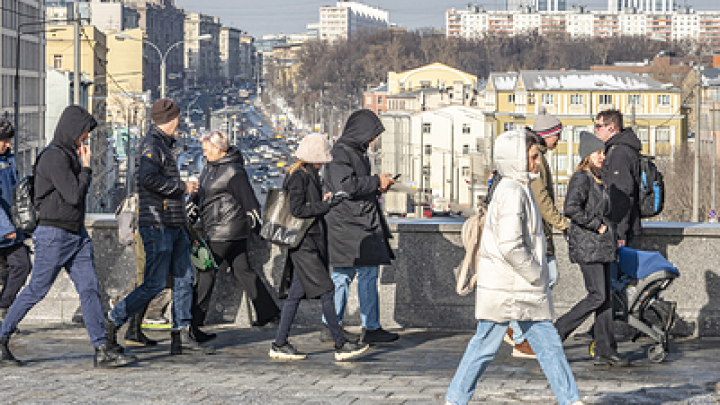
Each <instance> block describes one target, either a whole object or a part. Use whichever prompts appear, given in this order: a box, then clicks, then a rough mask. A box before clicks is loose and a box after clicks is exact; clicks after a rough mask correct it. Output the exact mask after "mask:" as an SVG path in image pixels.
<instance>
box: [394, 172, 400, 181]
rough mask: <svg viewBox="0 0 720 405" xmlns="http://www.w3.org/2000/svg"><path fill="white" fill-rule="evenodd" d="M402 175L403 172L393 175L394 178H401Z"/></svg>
mask: <svg viewBox="0 0 720 405" xmlns="http://www.w3.org/2000/svg"><path fill="white" fill-rule="evenodd" d="M400 176H402V173H398V174H396V175H395V176H393V180H397V179H399V178H400Z"/></svg>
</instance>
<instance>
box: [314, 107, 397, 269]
mask: <svg viewBox="0 0 720 405" xmlns="http://www.w3.org/2000/svg"><path fill="white" fill-rule="evenodd" d="M384 130H385V127H383V125H382V122H381V121H380V119H379V118H378V116H377V115H375V113H373V112H372V111H370V110H359V111H355V112H354V113H352V115H350V118H348V121H347V124H345V129H344V130H343V133H342V136H340V138H339V139H338V140H337V142H336V143H335V146H334V147H333V149H332V152H331V154H332V161H331V162H330V163H328V164H327V165H326V166H325V186H326V188H327V189H329V191H333V192H336V191H341V190H342V191H345V192H346V193H348V194H349V195H350V198H349V199H348V200H346V201H343V202H342V203H340V204H339V205H337V206H336V207H335V208H333V209H332V210H330V212H329V213H328V214H327V215H326V216H325V221H326V222H327V226H328V254H329V259H330V265H331V266H338V267H348V266H377V265H380V264H389V263H390V259H391V258H394V257H393V253H392V250H390V245H389V244H388V241H387V240H388V238H390V231H389V228H388V227H387V223H386V222H385V218H384V217H383V215H382V211H381V210H380V204H379V203H378V194H379V191H378V189H379V188H380V178H379V177H378V176H377V175H372V174H371V173H370V159H368V156H367V154H366V152H367V148H368V144H369V143H370V141H372V140H373V139H374V138H376V137H378V136H379V135H380V134H381V133H382V132H383V131H384Z"/></svg>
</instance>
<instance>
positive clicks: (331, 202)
mask: <svg viewBox="0 0 720 405" xmlns="http://www.w3.org/2000/svg"><path fill="white" fill-rule="evenodd" d="M329 151H330V145H329V144H328V142H327V140H326V139H325V137H324V136H323V135H321V134H311V135H308V136H306V137H305V138H304V139H303V140H302V141H301V142H300V145H299V146H298V149H297V151H296V152H295V156H296V157H297V158H298V160H297V161H296V162H295V163H294V164H293V165H292V166H290V168H289V170H288V176H287V178H286V179H285V183H284V184H283V189H284V191H285V193H287V197H288V200H289V203H290V211H291V213H292V215H293V216H295V217H297V218H313V222H312V225H310V227H309V228H308V230H307V232H306V233H305V235H303V239H302V241H301V242H300V244H299V245H298V246H297V247H296V248H293V249H290V250H288V252H287V263H286V265H285V274H284V275H283V280H292V284H291V285H290V288H289V290H287V298H286V300H285V304H284V306H283V309H282V314H281V316H280V325H279V327H278V331H277V336H276V337H275V342H273V344H272V347H271V348H270V352H269V355H270V357H272V358H274V359H279V360H302V359H304V358H306V357H307V355H306V354H304V353H301V352H299V351H298V350H297V349H295V347H293V345H291V344H290V343H289V342H288V335H289V333H290V326H291V325H292V322H293V320H294V319H295V314H296V313H297V309H298V306H299V305H300V300H301V299H303V298H309V299H316V298H320V301H321V303H322V312H323V315H325V318H326V319H327V323H328V328H329V329H330V332H331V334H332V337H333V341H334V342H335V360H338V361H342V360H347V359H349V358H351V357H355V356H358V355H360V354H361V353H363V352H364V351H366V350H367V349H368V347H369V346H368V345H367V344H365V345H359V344H357V343H352V342H349V341H347V340H346V339H345V336H344V335H343V333H342V329H341V328H340V325H339V324H338V321H337V316H336V315H335V303H334V291H335V286H334V284H333V282H332V280H331V279H330V274H329V270H328V258H327V229H326V228H327V227H326V225H325V220H324V218H323V217H324V215H325V214H327V213H328V211H330V208H332V207H333V206H335V205H337V204H338V203H339V202H340V201H342V200H343V199H344V198H346V194H345V193H335V194H331V193H327V194H326V195H325V196H323V194H322V181H321V180H320V174H319V170H320V168H322V166H323V165H324V164H325V163H327V162H329V161H330V160H331V157H330V152H329ZM281 295H283V294H282V291H281Z"/></svg>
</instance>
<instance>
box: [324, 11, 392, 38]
mask: <svg viewBox="0 0 720 405" xmlns="http://www.w3.org/2000/svg"><path fill="white" fill-rule="evenodd" d="M389 26H390V13H388V12H387V11H386V10H383V9H381V8H377V7H372V6H368V5H366V4H362V3H359V2H355V1H338V2H337V4H336V5H335V7H331V6H326V7H320V29H319V34H320V39H323V40H328V41H334V40H336V39H340V38H344V39H350V38H352V36H353V35H357V34H358V33H360V32H362V31H369V30H375V29H387V28H388V27H389Z"/></svg>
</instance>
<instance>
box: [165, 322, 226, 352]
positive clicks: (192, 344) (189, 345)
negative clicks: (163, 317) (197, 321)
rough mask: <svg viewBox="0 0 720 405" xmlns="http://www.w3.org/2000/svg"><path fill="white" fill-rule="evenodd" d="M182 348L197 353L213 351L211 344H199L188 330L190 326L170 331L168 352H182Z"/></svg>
mask: <svg viewBox="0 0 720 405" xmlns="http://www.w3.org/2000/svg"><path fill="white" fill-rule="evenodd" d="M184 350H186V351H188V352H192V353H197V354H213V353H215V348H214V347H213V346H200V343H199V342H198V341H197V340H195V337H194V336H193V334H192V332H191V331H190V326H186V327H184V328H182V329H180V330H173V331H171V332H170V354H183V351H184Z"/></svg>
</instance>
